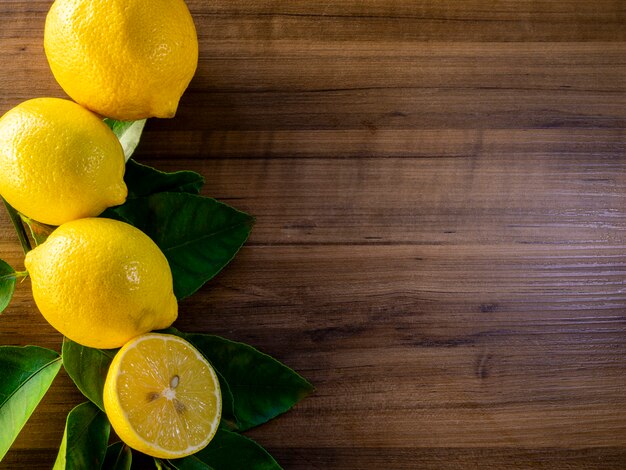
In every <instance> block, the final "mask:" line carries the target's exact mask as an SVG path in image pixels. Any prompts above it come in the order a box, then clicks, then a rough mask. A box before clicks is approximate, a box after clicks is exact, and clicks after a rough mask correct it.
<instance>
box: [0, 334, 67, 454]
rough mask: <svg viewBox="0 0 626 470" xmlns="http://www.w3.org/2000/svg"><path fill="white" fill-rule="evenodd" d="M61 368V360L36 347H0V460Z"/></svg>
mask: <svg viewBox="0 0 626 470" xmlns="http://www.w3.org/2000/svg"><path fill="white" fill-rule="evenodd" d="M60 368H61V358H60V357H59V355H58V354H57V353H56V352H54V351H51V350H49V349H45V348H40V347H38V346H25V347H16V346H0V377H1V378H2V380H0V430H1V431H0V460H2V459H3V458H4V456H5V455H6V453H7V451H8V450H9V448H10V447H11V445H12V444H13V441H14V440H15V438H16V437H17V435H18V434H19V432H20V431H21V429H22V427H24V424H26V421H28V418H30V415H31V414H32V413H33V411H34V410H35V408H36V407H37V405H38V404H39V402H40V401H41V399H42V398H43V396H44V395H45V394H46V392H47V391H48V388H50V385H51V384H52V381H53V380H54V378H55V377H56V375H57V373H58V372H59V369H60Z"/></svg>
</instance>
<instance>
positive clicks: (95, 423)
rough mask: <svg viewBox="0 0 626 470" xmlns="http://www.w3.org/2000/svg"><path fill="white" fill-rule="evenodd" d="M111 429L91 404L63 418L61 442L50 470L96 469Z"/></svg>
mask: <svg viewBox="0 0 626 470" xmlns="http://www.w3.org/2000/svg"><path fill="white" fill-rule="evenodd" d="M110 432H111V425H110V424H109V420H108V419H107V417H106V415H105V414H104V413H103V412H102V411H100V410H99V409H98V407H97V406H96V405H94V404H93V403H89V402H86V403H83V404H81V405H78V406H77V407H75V408H74V409H73V410H72V411H70V412H69V414H68V415H67V420H66V424H65V433H64V434H63V441H62V442H61V447H60V449H59V453H58V455H57V459H56V462H55V463H54V467H53V470H82V469H86V468H93V469H97V468H100V465H102V462H103V461H104V456H105V454H106V453H107V443H108V441H109V433H110Z"/></svg>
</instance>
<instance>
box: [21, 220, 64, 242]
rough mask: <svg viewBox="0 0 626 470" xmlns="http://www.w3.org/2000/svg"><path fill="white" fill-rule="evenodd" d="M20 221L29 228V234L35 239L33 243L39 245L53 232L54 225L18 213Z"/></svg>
mask: <svg viewBox="0 0 626 470" xmlns="http://www.w3.org/2000/svg"><path fill="white" fill-rule="evenodd" d="M20 218H21V219H22V222H23V223H25V224H26V225H27V226H28V228H29V229H30V234H31V236H32V237H33V240H34V241H35V245H37V246H39V245H41V244H42V243H43V242H45V241H46V240H47V239H48V236H49V235H50V234H51V233H52V232H54V230H55V229H56V227H55V226H54V225H46V224H42V223H41V222H37V221H36V220H33V219H31V218H30V217H26V216H25V215H24V214H20Z"/></svg>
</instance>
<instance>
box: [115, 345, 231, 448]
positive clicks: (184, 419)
mask: <svg viewBox="0 0 626 470" xmlns="http://www.w3.org/2000/svg"><path fill="white" fill-rule="evenodd" d="M104 409H105V410H106V413H107V416H108V417H109V421H110V422H111V426H113V429H114V430H115V432H116V433H117V435H118V436H119V437H120V439H122V441H124V442H125V443H126V444H128V446H129V447H132V448H133V449H136V450H138V451H140V452H143V453H145V454H148V455H151V456H153V457H160V458H168V459H171V458H180V457H185V456H187V455H191V454H194V453H196V452H198V451H199V450H201V449H203V448H204V447H206V445H207V444H208V443H209V442H210V441H211V439H212V438H213V436H214V435H215V432H216V431H217V427H218V425H219V422H220V416H221V412H222V396H221V393H220V386H219V381H218V378H217V375H216V373H215V370H213V367H211V365H210V364H209V362H208V361H207V360H206V359H205V358H204V357H203V356H202V354H200V352H198V350H197V349H196V348H194V347H193V346H192V345H191V344H190V343H189V342H187V341H185V340H184V339H181V338H179V337H177V336H172V335H164V334H157V333H148V334H145V335H142V336H138V337H137V338H135V339H132V340H130V341H129V342H128V343H126V344H125V345H124V346H123V347H122V349H120V350H119V352H118V353H117V354H116V356H115V358H114V359H113V362H112V363H111V366H110V368H109V372H108V374H107V378H106V382H105V385H104Z"/></svg>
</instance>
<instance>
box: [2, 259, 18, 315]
mask: <svg viewBox="0 0 626 470" xmlns="http://www.w3.org/2000/svg"><path fill="white" fill-rule="evenodd" d="M16 279H17V274H16V273H15V269H13V268H12V267H11V266H9V264H8V263H6V262H5V261H3V260H1V259H0V313H2V312H3V311H4V309H5V308H7V307H8V306H9V304H10V303H11V299H12V298H13V292H15V282H16Z"/></svg>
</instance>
